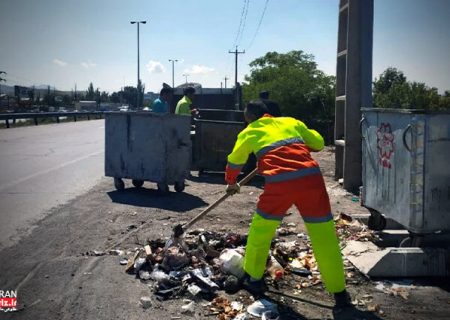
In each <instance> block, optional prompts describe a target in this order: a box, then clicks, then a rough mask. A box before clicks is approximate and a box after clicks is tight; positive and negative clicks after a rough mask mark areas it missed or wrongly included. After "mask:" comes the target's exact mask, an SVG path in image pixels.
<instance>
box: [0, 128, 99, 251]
mask: <svg viewBox="0 0 450 320" xmlns="http://www.w3.org/2000/svg"><path fill="white" fill-rule="evenodd" d="M104 126H105V122H104V120H91V121H82V122H70V123H61V124H52V125H41V126H29V127H19V128H12V129H2V130H0V250H1V249H2V248H4V247H8V246H10V245H12V244H14V243H15V242H17V241H18V240H19V239H20V237H21V236H23V235H24V234H26V233H27V232H29V231H31V230H32V227H33V225H34V224H35V223H36V222H37V221H39V220H40V219H42V218H44V217H45V216H46V215H47V214H49V213H50V210H51V209H52V208H54V207H56V206H58V205H62V204H64V203H66V202H68V201H69V200H71V199H73V198H75V197H77V196H79V195H81V194H83V193H84V192H86V191H87V190H89V189H90V188H92V187H93V186H94V185H95V184H96V183H98V181H99V180H100V179H101V177H102V176H103V175H104V131H105V127H104ZM56 214H57V213H56Z"/></svg>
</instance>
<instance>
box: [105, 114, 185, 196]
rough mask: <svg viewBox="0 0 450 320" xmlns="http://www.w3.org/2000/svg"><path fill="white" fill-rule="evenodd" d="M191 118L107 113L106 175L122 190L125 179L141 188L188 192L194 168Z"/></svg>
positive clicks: (168, 115) (169, 115)
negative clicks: (154, 186)
mask: <svg viewBox="0 0 450 320" xmlns="http://www.w3.org/2000/svg"><path fill="white" fill-rule="evenodd" d="M190 125H191V117H186V116H178V115H172V114H164V115H160V114H156V113H152V112H107V113H105V175H106V176H107V177H113V178H114V183H115V187H116V188H117V189H118V190H122V189H123V188H124V183H123V181H122V179H123V178H127V179H132V180H133V185H134V186H136V187H141V186H142V185H143V183H144V181H152V182H156V183H157V184H158V189H159V190H161V191H163V192H167V191H168V190H169V187H168V185H175V190H176V191H177V192H181V191H183V190H184V186H185V184H184V180H185V179H186V178H187V177H188V175H189V172H190V171H189V170H190V165H191V148H192V143H191V139H190Z"/></svg>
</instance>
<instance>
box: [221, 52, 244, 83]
mask: <svg viewBox="0 0 450 320" xmlns="http://www.w3.org/2000/svg"><path fill="white" fill-rule="evenodd" d="M228 53H233V54H234V85H235V87H236V88H237V83H238V80H237V77H238V55H240V54H244V53H245V50H244V51H238V47H237V46H236V50H235V51H228ZM225 88H226V85H225Z"/></svg>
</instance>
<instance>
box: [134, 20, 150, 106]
mask: <svg viewBox="0 0 450 320" xmlns="http://www.w3.org/2000/svg"><path fill="white" fill-rule="evenodd" d="M130 23H131V24H135V23H136V24H137V85H136V89H137V98H136V109H139V106H140V103H139V102H140V101H139V100H140V99H139V97H140V92H139V91H140V90H139V82H140V79H141V78H140V76H139V25H140V24H141V23H142V24H146V23H147V21H130Z"/></svg>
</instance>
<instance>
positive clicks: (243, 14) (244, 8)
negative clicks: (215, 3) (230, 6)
mask: <svg viewBox="0 0 450 320" xmlns="http://www.w3.org/2000/svg"><path fill="white" fill-rule="evenodd" d="M249 2H250V0H244V5H243V6H242V11H241V19H240V21H239V27H238V30H237V33H236V39H234V44H233V47H235V46H237V45H238V41H240V40H239V37H240V36H241V33H242V32H243V31H244V27H245V20H246V19H247V12H248V5H249Z"/></svg>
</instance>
